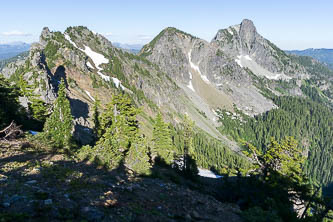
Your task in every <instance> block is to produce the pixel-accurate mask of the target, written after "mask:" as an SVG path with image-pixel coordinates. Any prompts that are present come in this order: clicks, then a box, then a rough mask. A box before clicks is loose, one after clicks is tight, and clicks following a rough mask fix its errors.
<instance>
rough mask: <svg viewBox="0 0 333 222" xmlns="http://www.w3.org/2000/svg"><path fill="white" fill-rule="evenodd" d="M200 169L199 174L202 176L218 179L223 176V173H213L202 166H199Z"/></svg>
mask: <svg viewBox="0 0 333 222" xmlns="http://www.w3.org/2000/svg"><path fill="white" fill-rule="evenodd" d="M198 170H199V173H198V175H199V176H201V177H208V178H216V179H218V178H222V176H221V175H216V174H215V173H213V172H212V171H210V170H207V169H201V168H198Z"/></svg>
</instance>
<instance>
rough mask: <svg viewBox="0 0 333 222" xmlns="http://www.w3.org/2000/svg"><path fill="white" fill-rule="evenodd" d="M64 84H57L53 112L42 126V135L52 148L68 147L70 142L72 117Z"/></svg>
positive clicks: (62, 82)
mask: <svg viewBox="0 0 333 222" xmlns="http://www.w3.org/2000/svg"><path fill="white" fill-rule="evenodd" d="M65 89H66V88H65V83H64V80H63V79H62V80H61V82H60V84H59V91H58V97H57V99H56V100H55V102H54V105H53V112H52V114H51V116H50V117H49V118H47V120H46V122H45V125H44V129H43V131H44V135H45V137H46V139H48V140H49V141H50V142H51V144H52V146H53V147H54V148H62V147H67V148H69V147H70V144H71V141H72V130H73V116H72V114H71V107H70V104H69V101H68V99H67V98H66V94H65Z"/></svg>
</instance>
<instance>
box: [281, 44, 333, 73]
mask: <svg viewBox="0 0 333 222" xmlns="http://www.w3.org/2000/svg"><path fill="white" fill-rule="evenodd" d="M286 52H287V53H289V54H294V55H301V56H311V57H312V58H314V59H317V60H318V61H320V62H322V63H325V64H326V65H327V66H328V67H329V68H331V69H332V70H333V49H313V48H310V49H305V50H286Z"/></svg>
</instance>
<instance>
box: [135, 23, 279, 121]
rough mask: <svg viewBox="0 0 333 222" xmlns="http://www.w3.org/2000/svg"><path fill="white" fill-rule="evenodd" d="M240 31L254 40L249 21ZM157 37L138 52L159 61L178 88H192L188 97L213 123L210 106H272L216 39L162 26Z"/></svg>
mask: <svg viewBox="0 0 333 222" xmlns="http://www.w3.org/2000/svg"><path fill="white" fill-rule="evenodd" d="M245 29H250V30H252V31H251V32H252V34H246V30H245ZM242 32H243V35H244V36H245V38H246V39H247V41H248V42H253V41H254V40H253V32H255V27H254V26H253V24H252V26H251V22H249V23H248V24H246V27H245V26H244V28H243V31H242ZM218 35H221V34H218ZM158 37H159V38H158V39H156V40H155V41H154V40H153V41H154V45H152V44H149V45H146V46H145V47H144V48H143V49H142V51H141V55H144V56H146V57H147V59H149V60H150V61H151V62H153V63H156V64H157V65H159V66H160V67H161V69H162V70H163V71H164V72H165V73H167V74H168V75H169V76H170V77H171V78H172V79H173V80H174V81H175V82H176V83H177V84H178V85H179V86H180V87H181V88H185V89H186V88H187V89H188V88H190V89H192V90H185V91H186V92H187V95H188V97H189V98H191V99H192V101H193V102H194V103H195V104H197V109H199V110H202V111H203V112H205V113H206V115H207V116H208V117H209V119H210V120H211V121H212V122H213V123H214V124H213V125H216V123H215V121H216V118H215V114H214V112H212V109H213V110H214V109H217V108H226V109H229V110H232V109H233V108H232V106H233V104H235V105H236V106H237V107H238V108H239V109H241V110H244V111H245V110H246V113H248V114H249V115H253V114H257V113H261V112H265V111H267V110H269V109H271V108H272V107H273V103H272V102H271V101H269V100H267V99H266V98H265V97H263V96H262V95H261V94H260V93H259V91H258V90H257V89H256V87H254V86H253V84H252V79H251V77H250V76H249V73H248V72H247V71H246V70H245V69H243V68H241V67H240V66H239V65H238V64H237V63H236V62H235V61H234V59H232V58H231V57H230V56H229V55H228V53H226V52H225V51H223V50H221V48H220V47H219V46H218V45H217V44H216V43H215V42H212V43H208V42H206V41H204V40H201V39H198V38H195V37H193V36H191V35H189V34H186V33H183V32H181V31H179V30H176V29H174V28H167V29H165V30H164V31H162V32H161V34H160V35H159V36H158ZM220 37H221V38H224V37H223V36H222V35H221V36H220ZM236 47H237V46H236Z"/></svg>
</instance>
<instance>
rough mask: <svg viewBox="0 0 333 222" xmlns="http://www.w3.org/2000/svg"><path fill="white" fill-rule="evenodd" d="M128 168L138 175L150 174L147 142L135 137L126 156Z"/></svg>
mask: <svg viewBox="0 0 333 222" xmlns="http://www.w3.org/2000/svg"><path fill="white" fill-rule="evenodd" d="M126 166H127V167H128V168H129V169H131V170H133V171H134V172H136V173H138V174H146V175H147V174H150V164H149V156H148V146H147V141H146V139H145V138H143V137H135V139H134V140H133V142H132V144H131V147H130V149H129V151H128V153H127V156H126Z"/></svg>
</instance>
